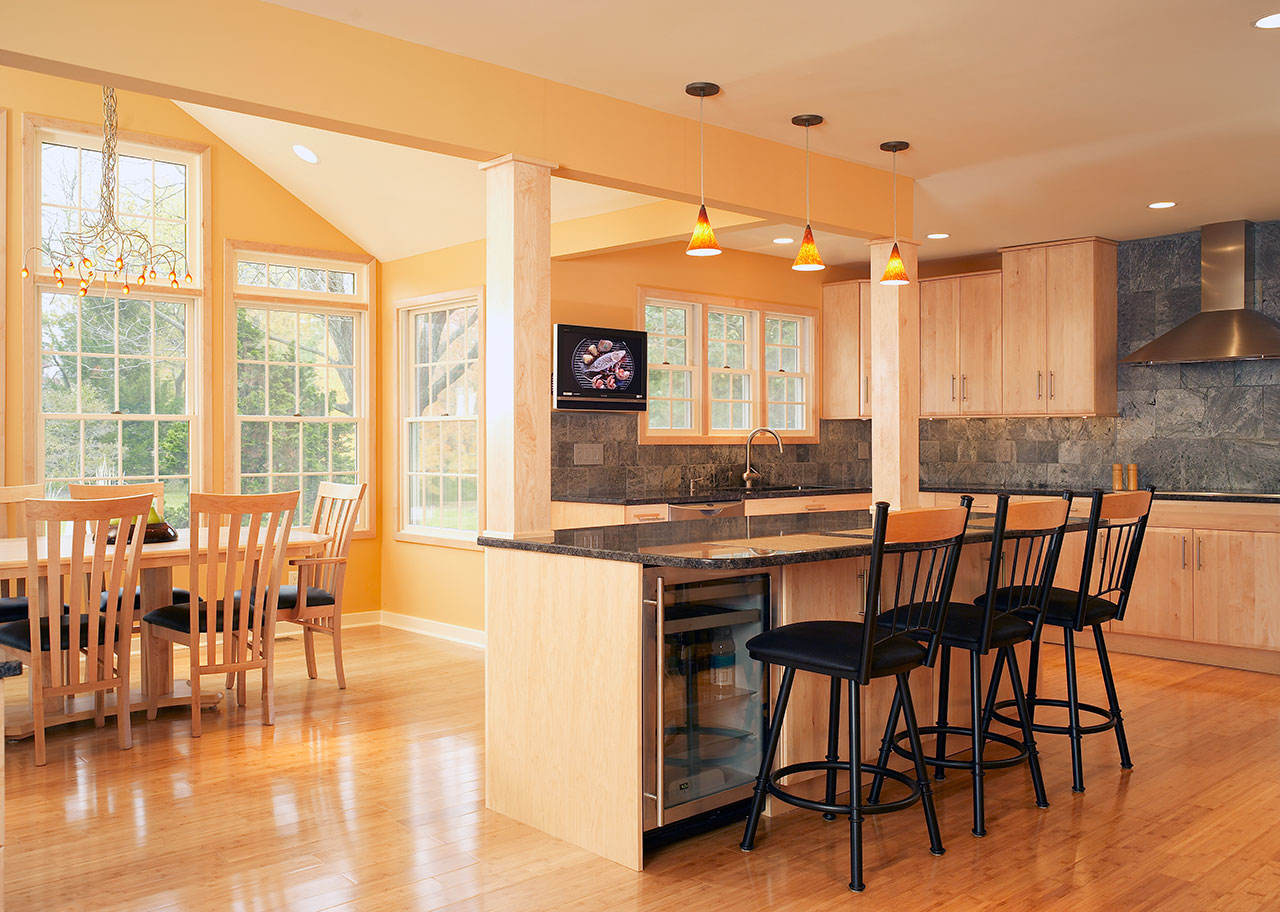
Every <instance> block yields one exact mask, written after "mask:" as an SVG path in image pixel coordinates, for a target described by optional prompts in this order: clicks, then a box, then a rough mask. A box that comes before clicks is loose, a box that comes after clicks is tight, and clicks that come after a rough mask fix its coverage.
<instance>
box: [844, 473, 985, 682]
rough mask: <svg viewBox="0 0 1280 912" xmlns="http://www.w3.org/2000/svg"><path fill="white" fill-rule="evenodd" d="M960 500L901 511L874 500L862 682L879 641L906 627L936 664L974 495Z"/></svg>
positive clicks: (867, 674)
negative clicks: (949, 503)
mask: <svg viewBox="0 0 1280 912" xmlns="http://www.w3.org/2000/svg"><path fill="white" fill-rule="evenodd" d="M960 504H961V505H960V506H958V507H930V508H926V509H922V510H903V511H900V512H897V513H890V512H889V505H888V504H887V503H884V502H880V503H877V504H876V505H875V521H874V524H873V526H872V533H871V564H870V568H869V570H868V572H867V601H866V604H867V610H866V614H865V617H864V620H863V625H862V644H861V649H862V656H861V665H860V666H859V667H860V668H861V669H862V680H861V681H860V682H859V683H862V684H866V683H868V681H869V680H870V676H869V675H870V670H871V664H872V656H873V655H874V652H875V649H876V647H877V646H878V645H880V644H881V643H883V642H885V641H886V640H888V639H891V638H892V637H895V636H899V635H901V634H904V633H906V634H911V635H912V636H913V637H915V638H918V639H920V640H922V641H923V642H925V643H926V644H927V648H928V654H927V656H926V658H925V664H926V665H932V664H933V660H934V658H935V657H936V656H937V651H938V644H939V642H940V640H941V637H939V635H938V634H939V632H940V631H941V629H942V625H943V623H944V622H945V620H946V611H947V605H948V603H949V602H950V601H951V589H952V586H953V584H954V583H955V576H956V567H957V566H958V564H959V562H960V549H961V548H962V547H963V546H964V534H965V529H966V528H967V526H968V524H969V508H970V507H971V506H972V505H973V498H972V497H970V496H968V495H965V496H964V497H962V498H960Z"/></svg>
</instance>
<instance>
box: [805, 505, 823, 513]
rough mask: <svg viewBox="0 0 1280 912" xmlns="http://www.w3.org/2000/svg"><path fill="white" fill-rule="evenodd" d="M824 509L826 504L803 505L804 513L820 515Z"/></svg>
mask: <svg viewBox="0 0 1280 912" xmlns="http://www.w3.org/2000/svg"><path fill="white" fill-rule="evenodd" d="M826 508H827V507H826V504H805V505H804V509H805V512H806V513H821V512H822V511H823V510H825V509H826Z"/></svg>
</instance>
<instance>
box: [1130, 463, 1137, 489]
mask: <svg viewBox="0 0 1280 912" xmlns="http://www.w3.org/2000/svg"><path fill="white" fill-rule="evenodd" d="M1129 490H1130V491H1136V490H1138V464H1137V463H1136V462H1131V463H1129Z"/></svg>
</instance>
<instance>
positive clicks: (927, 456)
mask: <svg viewBox="0 0 1280 912" xmlns="http://www.w3.org/2000/svg"><path fill="white" fill-rule="evenodd" d="M920 461H921V462H922V463H924V462H941V461H942V442H941V441H939V440H921V441H920Z"/></svg>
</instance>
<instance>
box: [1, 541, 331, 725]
mask: <svg viewBox="0 0 1280 912" xmlns="http://www.w3.org/2000/svg"><path fill="white" fill-rule="evenodd" d="M177 531H178V537H177V539H176V540H175V541H170V542H157V543H148V542H144V543H143V545H142V554H141V557H140V561H139V564H140V566H139V571H140V572H139V583H138V585H139V588H140V589H141V590H142V592H141V599H140V605H139V606H138V610H137V614H136V617H137V618H138V622H139V623H140V622H141V619H142V618H143V617H144V616H145V615H146V614H147V612H149V611H154V610H155V609H157V608H163V607H165V606H167V605H170V604H172V603H173V584H174V568H176V567H186V566H188V565H189V563H190V559H191V533H190V530H187V529H179V530H177ZM264 534H265V533H264ZM245 538H246V536H245V535H243V534H242V535H240V536H239V541H238V547H237V550H238V552H239V554H241V555H243V554H244V552H245V547H246V542H245ZM329 538H330V536H329V535H326V534H323V533H318V532H312V531H310V530H303V529H293V530H292V531H290V533H289V541H288V545H287V547H286V549H285V554H286V560H295V559H297V558H302V557H311V556H314V555H315V554H317V553H319V552H321V551H322V550H323V549H324V546H325V544H326V543H327V542H328V541H329ZM227 541H228V530H227V529H226V528H223V529H222V530H221V532H220V535H219V538H218V551H219V554H220V555H225V554H226V552H227ZM90 547H92V543H86V548H90ZM210 547H211V543H210V538H209V536H208V535H207V534H206V535H204V536H202V540H201V541H200V543H199V547H198V549H197V553H198V555H199V560H200V562H201V564H203V562H204V560H205V557H206V556H207V555H208V552H209V548H210ZM70 548H71V540H70V537H69V536H65V537H64V538H63V539H62V545H61V554H62V555H63V558H62V560H63V563H64V564H65V565H66V566H67V567H69V566H70V558H69V556H68V553H69V551H70ZM36 554H37V558H38V560H39V561H40V565H41V567H42V568H46V567H47V563H48V546H47V542H46V541H45V539H44V538H39V539H37V545H36ZM26 575H27V539H26V538H0V580H8V581H10V582H12V581H16V580H24V579H26ZM136 629H137V625H135V630H136ZM158 642H159V643H162V644H163V647H164V648H163V649H161V650H159V651H158V652H157V654H156V655H155V656H153V657H152V661H151V662H148V661H147V660H146V657H145V656H144V657H143V661H142V662H141V663H140V675H139V681H138V686H137V687H131V688H130V690H131V693H130V706H129V710H130V712H139V711H142V710H145V709H146V708H147V699H148V696H149V695H150V693H151V688H153V687H154V688H157V689H158V690H159V705H160V707H161V708H164V707H167V706H182V707H189V706H190V703H191V690H190V682H183V681H175V680H174V665H173V644H172V643H170V642H167V641H164V640H159V641H158ZM200 699H201V702H202V704H204V705H206V706H215V705H217V704H218V702H219V701H221V699H222V693H221V692H219V691H214V692H211V693H210V692H206V693H202V694H201V698H200ZM112 702H113V701H112V700H111V699H109V700H108V704H107V712H108V714H110V713H113V712H114V711H115V709H114V706H113V705H112ZM93 717H94V705H93V696H92V695H84V696H79V697H75V698H63V697H55V698H52V699H51V700H50V701H49V703H48V704H47V705H46V708H45V718H46V726H53V725H61V724H65V723H68V722H77V721H80V720H83V719H92V718H93ZM34 730H35V726H34V722H33V719H32V715H31V712H30V700H28V704H27V712H26V713H25V714H22V715H17V714H14V715H13V716H12V717H11V714H10V713H9V712H8V708H7V707H6V713H5V726H4V735H5V737H6V738H25V737H28V736H30V735H31V734H33V732H34Z"/></svg>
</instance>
